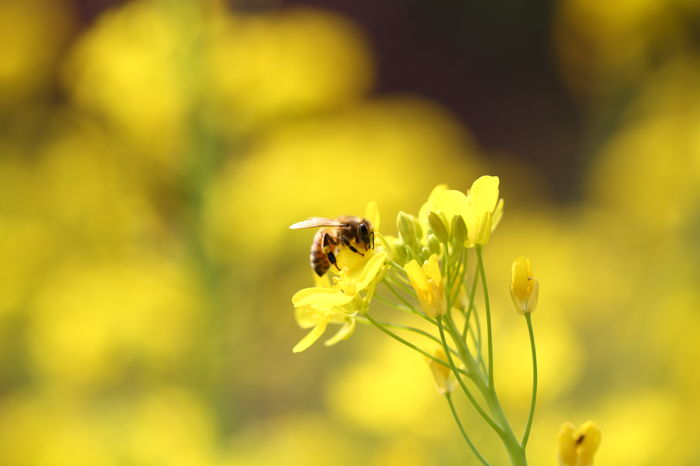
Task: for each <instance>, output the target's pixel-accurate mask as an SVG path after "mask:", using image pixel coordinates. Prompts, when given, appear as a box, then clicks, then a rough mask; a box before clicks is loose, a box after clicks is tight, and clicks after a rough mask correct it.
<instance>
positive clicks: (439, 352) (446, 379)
mask: <svg viewBox="0 0 700 466" xmlns="http://www.w3.org/2000/svg"><path fill="white" fill-rule="evenodd" d="M433 355H434V356H435V357H436V358H437V359H440V360H442V361H447V355H446V354H445V350H443V349H442V348H438V349H436V350H435V353H433ZM428 366H429V367H430V370H431V371H432V373H433V378H434V379H435V388H437V391H438V393H439V394H440V395H446V394H448V393H450V392H451V391H452V390H454V388H455V385H456V383H457V381H456V380H455V378H454V375H452V371H451V370H450V368H449V367H447V366H445V365H443V364H440V363H438V362H436V361H435V360H434V359H428Z"/></svg>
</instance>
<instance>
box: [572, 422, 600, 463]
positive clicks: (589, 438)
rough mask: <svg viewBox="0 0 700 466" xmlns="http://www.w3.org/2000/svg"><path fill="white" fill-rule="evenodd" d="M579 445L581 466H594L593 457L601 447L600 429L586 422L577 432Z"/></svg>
mask: <svg viewBox="0 0 700 466" xmlns="http://www.w3.org/2000/svg"><path fill="white" fill-rule="evenodd" d="M575 436H576V443H577V444H578V457H579V459H578V461H579V464H580V465H581V466H590V465H592V464H593V455H595V452H596V451H598V447H599V446H600V439H601V435H600V429H598V426H596V425H595V424H594V423H593V422H592V421H587V422H584V423H583V424H582V425H581V427H580V428H579V429H578V431H577V432H576V435H575Z"/></svg>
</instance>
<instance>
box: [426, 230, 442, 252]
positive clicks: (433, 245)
mask: <svg viewBox="0 0 700 466" xmlns="http://www.w3.org/2000/svg"><path fill="white" fill-rule="evenodd" d="M428 249H429V250H430V252H431V253H432V254H437V255H438V256H439V255H440V240H438V239H437V237H436V236H435V235H434V234H432V233H430V234H428Z"/></svg>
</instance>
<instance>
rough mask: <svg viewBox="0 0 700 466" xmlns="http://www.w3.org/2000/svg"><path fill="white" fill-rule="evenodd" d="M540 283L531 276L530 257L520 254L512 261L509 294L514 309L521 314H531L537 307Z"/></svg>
mask: <svg viewBox="0 0 700 466" xmlns="http://www.w3.org/2000/svg"><path fill="white" fill-rule="evenodd" d="M539 291H540V283H539V282H538V281H537V280H535V279H534V278H533V277H532V268H531V266H530V259H528V258H527V257H524V256H520V257H518V258H517V259H515V260H514V261H513V267H512V279H511V282H510V296H511V298H513V304H514V305H515V309H516V310H517V311H518V312H519V313H521V314H531V313H532V312H534V311H535V308H536V307H537V298H538V296H539Z"/></svg>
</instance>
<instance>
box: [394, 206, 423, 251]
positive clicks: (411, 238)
mask: <svg viewBox="0 0 700 466" xmlns="http://www.w3.org/2000/svg"><path fill="white" fill-rule="evenodd" d="M416 224H417V222H416V221H415V219H414V217H413V216H412V215H409V214H407V213H405V212H403V211H401V212H399V215H398V216H397V217H396V226H397V227H398V229H399V236H400V237H401V240H402V241H403V242H404V244H407V245H415V244H417V243H418V239H419V232H418V230H417V229H416Z"/></svg>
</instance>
